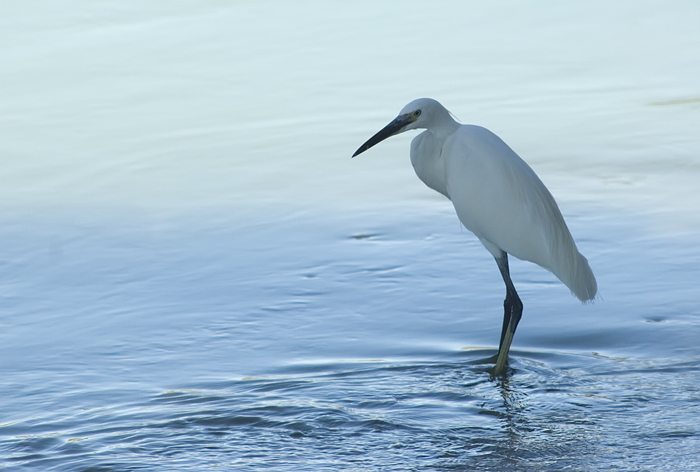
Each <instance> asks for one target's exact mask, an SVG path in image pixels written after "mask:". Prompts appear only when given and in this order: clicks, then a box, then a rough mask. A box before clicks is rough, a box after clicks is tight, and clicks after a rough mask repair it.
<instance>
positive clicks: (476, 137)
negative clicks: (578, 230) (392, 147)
mask: <svg viewBox="0 0 700 472" xmlns="http://www.w3.org/2000/svg"><path fill="white" fill-rule="evenodd" d="M439 159H440V160H441V164H440V167H442V168H443V169H444V176H445V177H444V178H445V182H446V191H447V194H448V195H447V196H448V197H449V198H450V199H451V200H452V203H453V204H454V206H455V209H456V211H457V215H458V216H459V219H460V220H461V222H462V223H463V224H464V226H465V227H466V228H467V229H468V230H470V231H472V232H473V233H474V234H476V236H478V237H479V239H481V241H482V242H483V243H484V245H485V246H486V248H487V249H489V250H490V251H491V252H492V253H494V252H496V251H497V250H496V249H495V248H498V249H500V250H502V251H505V252H507V253H509V254H511V255H513V256H515V257H517V258H518V259H523V260H527V261H530V262H534V263H535V264H538V265H540V266H542V267H544V268H546V269H548V270H550V271H551V272H553V273H554V274H555V275H556V276H557V277H558V278H559V279H560V280H561V281H562V282H564V284H565V285H566V286H567V287H569V289H570V290H571V291H572V292H573V293H574V294H575V295H576V296H577V297H578V298H579V299H580V300H582V301H586V300H591V299H593V298H594V297H595V294H596V291H597V284H596V280H595V277H594V275H593V272H592V271H591V268H590V266H589V265H588V261H587V260H586V258H585V257H584V256H583V255H581V254H580V253H579V251H578V249H577V247H576V244H575V242H574V240H573V238H572V236H571V233H570V232H569V229H568V228H567V226H566V223H565V222H564V218H563V217H562V215H561V212H560V211H559V207H558V206H557V204H556V202H555V201H554V198H553V197H552V195H551V193H550V192H549V190H547V188H546V187H545V186H544V184H543V183H542V181H541V180H540V179H539V177H537V175H536V174H535V172H534V171H533V170H532V169H531V168H530V166H528V165H527V163H525V161H523V160H522V159H521V158H520V157H519V156H518V155H517V154H516V153H515V152H514V151H513V150H512V149H510V147H508V145H507V144H505V143H504V142H503V141H502V140H501V139H500V138H499V137H498V136H496V135H495V134H493V133H492V132H490V131H489V130H487V129H485V128H482V127H479V126H472V125H462V126H461V127H460V128H459V129H458V131H456V132H455V133H454V134H452V135H451V136H449V137H448V138H447V139H446V140H445V142H444V144H443V147H442V152H441V155H440V158H439ZM494 246H495V248H494ZM494 256H498V254H494Z"/></svg>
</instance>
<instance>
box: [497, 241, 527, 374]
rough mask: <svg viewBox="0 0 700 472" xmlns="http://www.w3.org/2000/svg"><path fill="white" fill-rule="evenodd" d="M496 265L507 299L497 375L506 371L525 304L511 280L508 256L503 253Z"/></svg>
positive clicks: (505, 301)
mask: <svg viewBox="0 0 700 472" xmlns="http://www.w3.org/2000/svg"><path fill="white" fill-rule="evenodd" d="M496 264H498V269H499V270H500V271H501V276H502V277H503V282H505V284H506V298H505V300H504V301H503V328H502V329H501V341H500V343H499V345H498V360H497V361H496V372H495V373H496V374H500V373H501V372H502V371H503V370H504V369H505V366H506V363H507V361H508V351H510V344H511V342H512V341H513V336H514V335H515V330H516V329H517V327H518V323H520V318H521V317H522V314H523V302H521V301H520V297H519V296H518V292H516V291H515V286H514V285H513V281H512V280H511V279H510V270H509V269H508V254H507V253H506V252H502V253H501V255H500V256H499V257H497V258H496Z"/></svg>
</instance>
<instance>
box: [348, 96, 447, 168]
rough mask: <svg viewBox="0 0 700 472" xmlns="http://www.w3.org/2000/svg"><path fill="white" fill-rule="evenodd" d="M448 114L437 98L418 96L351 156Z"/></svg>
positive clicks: (421, 127) (426, 126) (422, 127)
mask: <svg viewBox="0 0 700 472" xmlns="http://www.w3.org/2000/svg"><path fill="white" fill-rule="evenodd" d="M444 116H447V117H449V116H450V112H448V111H447V110H446V109H445V107H443V106H442V105H440V103H439V102H438V101H437V100H433V99H432V98H419V99H417V100H413V101H412V102H411V103H409V104H408V105H406V106H405V107H403V110H401V112H400V113H399V116H397V117H396V118H394V120H393V121H392V122H391V123H389V124H388V125H386V126H385V127H384V128H382V129H381V130H380V131H379V132H378V133H377V134H375V135H374V136H372V137H371V138H369V139H368V140H367V142H366V143H364V144H363V145H362V146H360V148H359V149H358V150H357V151H355V154H353V155H352V157H355V156H357V155H358V154H362V153H363V152H365V151H366V150H367V149H369V148H371V147H372V146H374V145H375V144H379V143H380V142H382V141H384V140H385V139H387V138H389V137H391V136H394V135H395V134H400V133H403V132H404V131H408V130H411V129H428V128H430V127H431V126H432V125H433V124H434V123H435V122H436V120H438V119H440V118H442V117H444Z"/></svg>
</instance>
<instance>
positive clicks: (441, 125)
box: [352, 98, 597, 375]
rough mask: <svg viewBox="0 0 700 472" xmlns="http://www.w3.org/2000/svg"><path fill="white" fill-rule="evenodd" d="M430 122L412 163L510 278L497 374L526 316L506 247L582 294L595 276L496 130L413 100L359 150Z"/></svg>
mask: <svg viewBox="0 0 700 472" xmlns="http://www.w3.org/2000/svg"><path fill="white" fill-rule="evenodd" d="M412 129H425V130H426V131H423V132H422V133H420V134H419V135H418V136H416V137H415V138H414V139H413V141H412V142H411V164H413V168H414V169H415V171H416V174H417V175H418V177H419V178H420V179H421V180H422V181H423V182H424V183H425V184H426V185H427V186H428V187H430V188H431V189H433V190H435V191H437V192H440V193H441V194H443V195H444V196H446V197H447V198H449V199H450V200H451V201H452V204H453V205H454V207H455V210H456V212H457V216H458V217H459V220H460V221H461V222H462V224H463V225H464V226H465V227H466V228H467V229H468V230H469V231H471V232H472V233H474V234H475V235H476V236H477V237H478V238H479V240H480V241H481V242H482V244H483V245H484V246H485V247H486V249H487V250H488V251H489V252H490V253H491V254H492V255H493V257H494V258H495V259H496V264H498V269H499V270H500V272H501V276H502V277H503V281H504V282H505V284H506V298H505V301H504V302H503V306H504V309H505V313H504V315H503V328H502V330H501V341H500V343H499V347H498V358H497V360H496V367H495V369H494V373H495V374H497V375H498V374H501V373H503V372H504V370H505V366H506V364H507V360H508V351H509V350H510V345H511V342H512V341H513V336H514V334H515V330H516V328H517V327H518V323H519V322H520V318H521V316H522V311H523V304H522V302H521V301H520V297H519V296H518V293H517V292H516V291H515V286H514V285H513V282H512V280H511V278H510V271H509V269H508V254H510V255H512V256H515V257H517V258H518V259H522V260H526V261H530V262H534V263H535V264H537V265H539V266H541V267H544V268H545V269H547V270H549V271H551V272H552V273H554V275H556V276H557V277H558V278H559V280H561V281H562V282H563V283H564V284H565V285H566V286H567V287H569V289H570V290H571V292H572V293H573V294H574V295H576V297H578V298H579V300H581V301H584V302H585V301H588V300H593V298H594V297H595V295H596V291H597V283H596V280H595V276H594V275H593V271H591V268H590V266H589V265H588V261H587V260H586V258H585V257H583V255H582V254H581V253H580V252H579V251H578V249H577V247H576V244H575V243H574V240H573V238H572V237H571V233H570V232H569V229H568V228H567V226H566V223H565V222H564V218H563V217H562V215H561V212H560V211H559V207H558V206H557V204H556V202H555V201H554V198H553V197H552V194H551V193H549V190H547V187H545V186H544V184H543V183H542V181H541V180H540V179H539V177H537V175H536V174H535V172H534V171H533V170H532V169H531V168H530V166H528V165H527V164H526V163H525V161H523V160H522V159H521V158H520V157H519V156H518V155H517V154H516V153H515V152H514V151H513V150H512V149H511V148H510V147H508V145H507V144H506V143H505V142H503V140H501V139H500V138H499V137H498V136H496V135H495V134H493V133H492V132H491V131H489V130H487V129H485V128H482V127H480V126H474V125H463V124H460V123H458V122H457V121H455V120H454V118H453V117H452V115H451V114H450V112H448V111H447V110H446V109H445V107H443V106H442V105H441V104H440V103H438V102H437V101H435V100H433V99H430V98H419V99H418V100H414V101H412V102H411V103H409V104H408V105H406V106H405V107H404V109H403V110H401V113H399V116H397V117H396V119H394V120H393V121H392V122H391V123H389V124H388V125H387V126H386V127H384V128H383V129H382V130H381V131H379V132H378V133H377V134H375V135H374V136H372V137H371V138H370V139H369V140H368V141H367V142H366V143H364V144H363V145H362V146H360V148H359V149H358V150H357V151H356V152H355V154H353V156H352V157H355V156H357V155H358V154H360V153H363V152H365V151H366V150H367V149H369V148H371V147H372V146H374V145H375V144H377V143H379V142H381V141H383V140H385V139H386V138H388V137H390V136H393V135H395V134H399V133H403V132H404V131H408V130H412Z"/></svg>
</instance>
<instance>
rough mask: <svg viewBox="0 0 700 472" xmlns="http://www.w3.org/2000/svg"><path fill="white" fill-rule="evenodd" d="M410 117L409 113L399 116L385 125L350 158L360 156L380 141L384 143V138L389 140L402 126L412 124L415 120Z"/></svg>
mask: <svg viewBox="0 0 700 472" xmlns="http://www.w3.org/2000/svg"><path fill="white" fill-rule="evenodd" d="M411 118H412V115H411V114H410V113H407V114H405V115H399V116H397V117H396V119H395V120H394V121H392V122H391V123H389V124H388V125H386V126H385V127H384V128H382V129H381V130H380V131H379V132H378V133H377V134H375V135H374V136H372V137H371V138H369V139H368V140H367V142H366V143H365V144H363V145H362V146H360V148H359V149H358V150H357V151H355V154H353V155H352V157H355V156H357V155H358V154H362V153H363V152H365V151H366V150H367V149H369V148H371V147H372V146H374V145H375V144H379V143H381V142H382V141H384V140H385V139H386V138H390V137H391V136H393V135H395V134H397V133H398V132H399V131H401V130H402V129H403V127H404V126H406V125H408V124H410V123H413V122H414V121H415V119H411Z"/></svg>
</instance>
